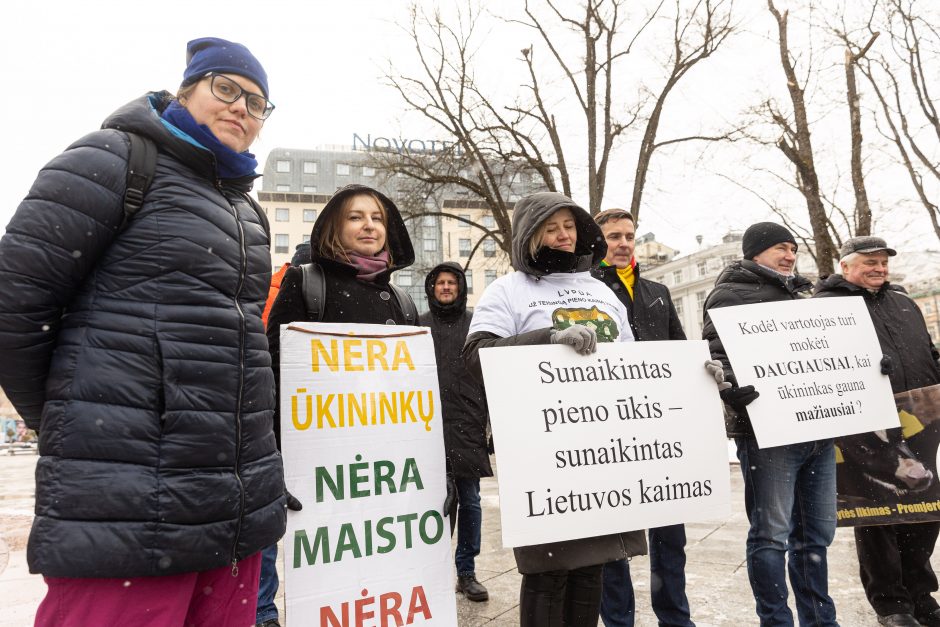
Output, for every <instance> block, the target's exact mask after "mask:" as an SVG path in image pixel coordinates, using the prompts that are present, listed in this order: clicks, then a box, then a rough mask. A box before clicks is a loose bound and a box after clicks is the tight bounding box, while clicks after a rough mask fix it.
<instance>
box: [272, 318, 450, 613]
mask: <svg viewBox="0 0 940 627" xmlns="http://www.w3.org/2000/svg"><path fill="white" fill-rule="evenodd" d="M281 389H282V390H283V391H284V392H283V393H282V395H281V416H283V417H284V419H283V420H282V449H283V451H282V452H283V457H284V476H285V479H286V483H287V488H288V490H289V491H290V492H291V494H293V495H294V496H296V497H297V498H298V499H299V500H300V501H301V502H302V503H303V504H304V508H303V510H301V511H299V512H291V514H290V515H289V516H288V520H287V533H286V534H285V536H284V546H285V553H286V555H285V569H284V571H285V573H284V574H285V605H286V608H287V617H288V619H289V621H290V624H291V625H294V626H295V627H296V626H297V625H301V626H303V625H317V626H324V627H333V626H335V627H340V626H342V627H347V626H352V625H363V626H366V625H383V624H386V625H434V626H437V625H445V626H453V625H456V624H457V617H456V603H455V599H454V592H453V591H454V583H453V577H454V574H453V571H452V567H451V560H450V542H449V538H450V536H449V534H448V533H447V531H448V523H447V521H445V517H444V515H443V514H442V512H441V508H442V505H443V503H444V498H445V477H446V468H445V463H444V459H445V458H444V441H443V432H442V429H441V416H440V402H439V390H438V380H437V366H436V364H435V357H434V346H433V343H432V340H431V335H430V333H429V332H428V330H427V329H423V328H418V327H400V326H392V325H389V326H385V325H368V324H321V323H292V324H291V325H289V326H284V327H282V328H281ZM287 416H290V420H288V419H287Z"/></svg>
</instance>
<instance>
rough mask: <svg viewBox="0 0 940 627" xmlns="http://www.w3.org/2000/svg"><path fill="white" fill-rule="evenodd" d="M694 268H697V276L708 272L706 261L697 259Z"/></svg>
mask: <svg viewBox="0 0 940 627" xmlns="http://www.w3.org/2000/svg"><path fill="white" fill-rule="evenodd" d="M696 268H697V269H698V275H699V276H705V275H706V274H708V262H707V261H699V262H698V263H697V264H696Z"/></svg>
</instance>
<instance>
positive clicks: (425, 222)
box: [421, 216, 437, 229]
mask: <svg viewBox="0 0 940 627" xmlns="http://www.w3.org/2000/svg"><path fill="white" fill-rule="evenodd" d="M421 226H423V227H424V228H426V229H433V228H434V227H436V226H437V216H421Z"/></svg>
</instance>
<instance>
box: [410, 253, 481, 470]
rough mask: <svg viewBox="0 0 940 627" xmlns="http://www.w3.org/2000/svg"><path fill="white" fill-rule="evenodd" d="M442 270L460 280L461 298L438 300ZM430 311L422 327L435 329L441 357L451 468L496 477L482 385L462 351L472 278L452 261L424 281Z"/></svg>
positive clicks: (439, 373) (439, 374)
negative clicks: (437, 286) (436, 285)
mask: <svg viewBox="0 0 940 627" xmlns="http://www.w3.org/2000/svg"><path fill="white" fill-rule="evenodd" d="M441 272H450V273H451V274H453V275H454V276H456V277H457V299H456V300H455V301H454V302H452V303H448V304H446V305H445V304H442V303H441V302H440V301H438V300H437V299H436V298H435V297H434V282H435V281H436V280H437V277H438V275H439V274H440V273H441ZM424 291H425V292H426V293H427V295H428V307H430V311H428V312H426V313H423V314H421V317H420V318H419V323H420V324H421V326H425V327H430V328H431V335H432V337H433V338H434V356H435V357H436V359H437V380H438V383H439V384H440V388H441V412H442V415H443V419H444V451H445V452H446V454H447V468H448V470H449V471H450V473H451V474H452V475H453V476H454V477H456V478H458V479H478V478H480V477H492V476H493V469H492V468H491V467H490V456H489V453H488V452H487V447H486V424H487V422H488V420H489V414H488V412H487V409H486V397H485V396H484V394H483V386H482V385H480V384H479V383H478V382H477V381H476V379H474V378H473V377H471V376H470V373H469V372H467V367H466V365H465V364H464V361H463V357H462V356H461V352H462V350H463V343H464V340H466V339H467V331H468V330H469V329H470V320H471V319H472V318H473V314H472V313H471V312H469V311H467V278H466V276H465V275H464V272H463V269H462V268H461V267H460V265H458V264H456V263H453V262H451V261H448V262H445V263H442V264H440V265H438V266H436V267H435V268H434V269H433V270H431V272H429V273H428V276H427V278H426V279H425V281H424Z"/></svg>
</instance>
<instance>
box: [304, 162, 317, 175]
mask: <svg viewBox="0 0 940 627" xmlns="http://www.w3.org/2000/svg"><path fill="white" fill-rule="evenodd" d="M316 173H317V162H316V161H304V174H316Z"/></svg>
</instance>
